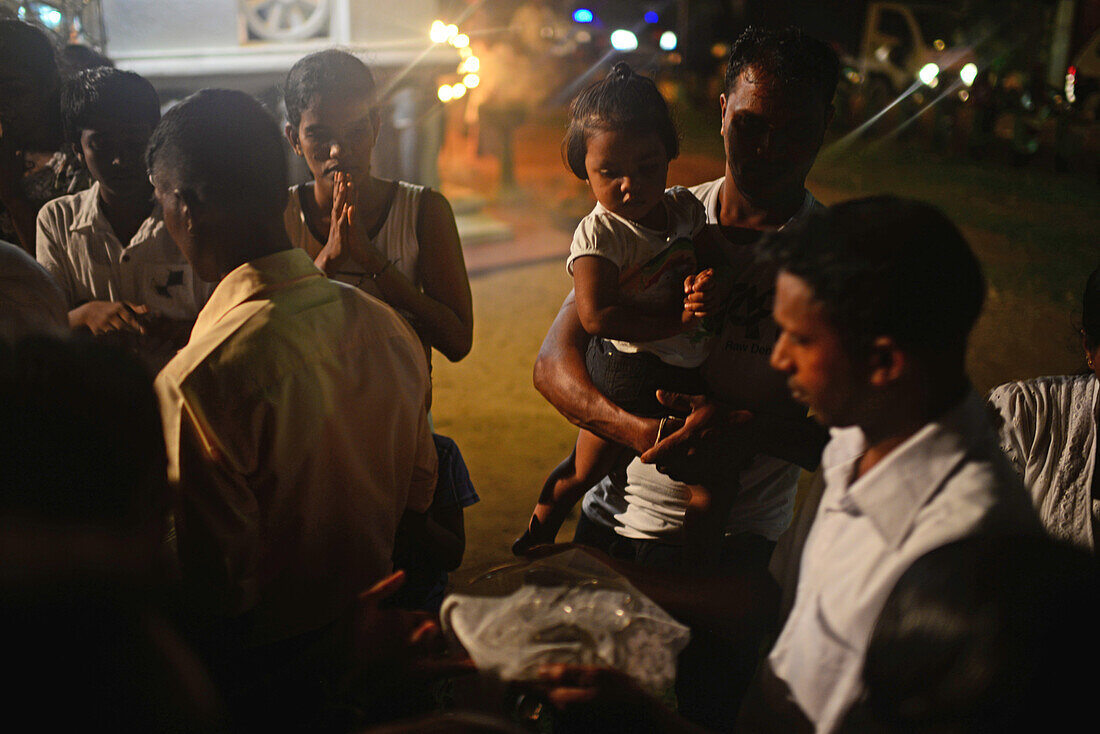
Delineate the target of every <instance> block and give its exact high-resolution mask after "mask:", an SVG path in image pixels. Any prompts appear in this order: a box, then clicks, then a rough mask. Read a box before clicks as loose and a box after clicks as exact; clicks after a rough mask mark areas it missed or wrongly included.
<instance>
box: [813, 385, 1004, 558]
mask: <svg viewBox="0 0 1100 734" xmlns="http://www.w3.org/2000/svg"><path fill="white" fill-rule="evenodd" d="M992 440H993V439H992V432H991V430H990V428H989V421H988V418H987V414H986V409H985V405H984V403H983V402H982V400H981V399H980V398H979V397H978V396H977V394H975V393H974V392H973V391H970V392H969V393H967V395H966V397H965V398H964V399H963V400H962V402H960V403H959V404H958V405H956V406H955V407H954V408H952V409H950V410H948V411H947V412H946V413H944V414H943V415H942V416H940V417H939V418H938V419H936V420H934V421H932V422H931V423H928V424H927V425H925V426H924V427H922V428H921V429H920V430H919V431H917V432H916V433H915V434H913V435H912V436H910V437H909V438H908V439H906V440H905V441H904V442H903V443H902V444H901V445H900V446H898V447H897V448H895V449H894V450H893V451H891V452H890V453H889V454H888V455H887V456H886V457H885V458H884V459H882V460H881V461H880V462H879V463H878V464H876V465H875V466H873V467H872V468H871V470H870V471H869V472H867V473H866V474H864V475H863V476H862V477H860V478H859V479H857V480H856V481H854V482H851V477H852V475H853V473H854V471H853V470H854V468H855V465H856V463H857V462H858V461H859V459H860V457H861V456H862V455H863V453H864V452H865V451H866V439H865V438H864V436H863V432H862V431H861V430H860V429H859V428H855V427H853V428H845V429H840V430H834V431H833V442H834V443H835V444H836V446H835V447H834V449H833V450H832V451H830V452H828V454H827V456H823V457H822V464H823V471H824V472H825V480H826V483H827V486H829V487H836V488H837V494H833V500H834V501H835V502H836V503H837V504H838V505H839V507H840V509H842V510H844V511H847V512H851V513H854V514H857V513H858V514H863V515H866V516H867V517H868V518H869V519H870V520H871V523H872V524H873V525H874V526H875V529H876V530H878V532H879V534H880V535H881V536H882V537H883V539H884V540H885V541H886V542H887V543H888V544H890V545H891V546H893V547H894V548H897V547H898V546H900V545H901V543H902V542H903V541H904V540H905V538H906V537H907V536H908V535H909V531H910V530H911V529H912V527H913V523H914V522H915V520H916V518H917V515H918V514H919V512H920V511H921V509H922V508H923V507H924V506H925V505H926V504H927V503H928V501H929V500H930V499H931V498H932V497H933V496H934V495H935V494H936V493H937V492H938V491H939V489H940V487H942V486H943V484H944V482H945V481H946V480H947V479H948V478H949V477H950V476H951V475H952V474H953V473H954V472H955V470H956V468H957V467H958V465H959V464H960V463H962V462H963V461H964V460H965V459H966V457H967V456H968V455H971V454H972V453H978V454H985V453H987V452H986V451H984V450H981V451H974V450H975V449H978V448H979V447H982V448H984V449H988V448H989V447H988V446H985V444H990V442H991V441H992ZM994 448H995V447H994Z"/></svg>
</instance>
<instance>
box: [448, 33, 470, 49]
mask: <svg viewBox="0 0 1100 734" xmlns="http://www.w3.org/2000/svg"><path fill="white" fill-rule="evenodd" d="M451 45H452V46H454V47H455V48H468V47H469V46H470V37H469V36H467V35H466V34H465V33H459V34H458V35H457V36H455V37H454V38H452V39H451Z"/></svg>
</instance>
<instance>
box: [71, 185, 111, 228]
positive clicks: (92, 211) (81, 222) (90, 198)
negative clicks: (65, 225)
mask: <svg viewBox="0 0 1100 734" xmlns="http://www.w3.org/2000/svg"><path fill="white" fill-rule="evenodd" d="M77 196H78V197H81V199H82V201H81V202H80V206H79V207H77V211H76V216H74V217H73V223H72V224H70V225H69V231H70V232H79V231H81V230H84V229H102V228H103V227H104V226H107V227H108V228H109V225H108V224H107V217H106V215H105V214H103V209H102V208H101V207H100V205H99V181H95V182H93V183H92V185H91V186H89V187H88V188H87V189H85V190H84V191H82V192H80V193H79V194H77Z"/></svg>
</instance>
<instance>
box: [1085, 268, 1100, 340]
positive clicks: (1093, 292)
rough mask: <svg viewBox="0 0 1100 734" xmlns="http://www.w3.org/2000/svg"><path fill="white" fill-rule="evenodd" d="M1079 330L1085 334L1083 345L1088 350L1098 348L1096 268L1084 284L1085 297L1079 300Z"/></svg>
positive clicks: (1099, 319) (1098, 275) (1099, 322)
mask: <svg viewBox="0 0 1100 734" xmlns="http://www.w3.org/2000/svg"><path fill="white" fill-rule="evenodd" d="M1081 330H1082V331H1084V332H1085V344H1086V345H1087V346H1088V348H1089V349H1096V347H1097V346H1100V268H1096V270H1093V271H1092V273H1091V274H1090V275H1089V279H1088V280H1087V281H1086V282H1085V295H1084V296H1083V297H1082V298H1081Z"/></svg>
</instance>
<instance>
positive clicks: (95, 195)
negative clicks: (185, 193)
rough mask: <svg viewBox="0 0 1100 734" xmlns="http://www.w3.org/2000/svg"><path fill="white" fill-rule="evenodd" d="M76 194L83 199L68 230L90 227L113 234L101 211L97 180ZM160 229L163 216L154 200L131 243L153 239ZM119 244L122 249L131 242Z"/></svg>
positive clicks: (162, 226)
mask: <svg viewBox="0 0 1100 734" xmlns="http://www.w3.org/2000/svg"><path fill="white" fill-rule="evenodd" d="M77 196H80V197H83V199H82V200H81V202H80V206H79V207H77V212H76V215H75V216H74V217H73V222H72V224H70V225H69V231H70V232H81V231H84V230H90V229H91V230H99V231H101V232H111V233H112V234H113V233H114V232H113V230H112V229H111V223H110V222H108V221H107V215H106V214H104V213H103V206H102V204H101V202H100V200H99V181H93V182H92V185H91V186H90V187H88V188H87V189H85V190H84V191H81V192H80V193H79V194H77ZM162 229H164V217H163V216H162V215H161V209H160V204H159V203H156V202H154V203H153V209H152V211H150V212H149V216H148V217H146V218H145V221H144V222H142V223H141V226H140V227H138V231H137V232H136V233H135V234H134V239H133V241H132V243H133V244H137V243H139V242H145V241H147V240H151V239H154V238H155V237H157V235H158V234H160V231H161V230H162ZM119 244H120V245H122V248H123V249H126V248H127V247H128V246H129V245H130V244H131V242H120V243H119Z"/></svg>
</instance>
